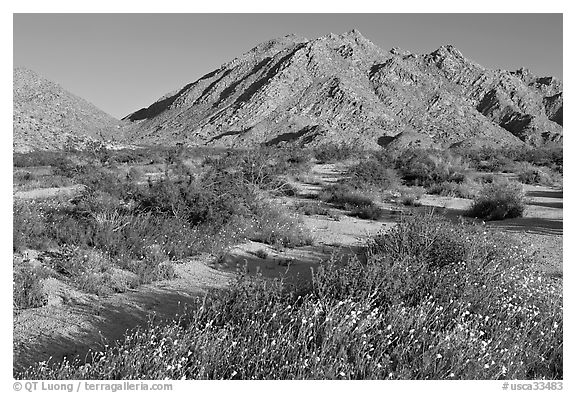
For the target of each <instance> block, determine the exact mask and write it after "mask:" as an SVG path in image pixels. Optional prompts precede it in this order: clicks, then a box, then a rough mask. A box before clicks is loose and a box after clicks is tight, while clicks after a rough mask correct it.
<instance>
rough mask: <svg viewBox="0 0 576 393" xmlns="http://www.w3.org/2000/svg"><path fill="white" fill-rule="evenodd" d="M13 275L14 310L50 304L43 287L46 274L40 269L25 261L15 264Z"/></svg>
mask: <svg viewBox="0 0 576 393" xmlns="http://www.w3.org/2000/svg"><path fill="white" fill-rule="evenodd" d="M12 274H13V279H14V282H13V301H14V308H16V309H25V308H35V307H42V306H44V305H46V304H47V303H48V295H47V294H46V292H45V291H44V286H43V285H42V279H43V278H44V277H45V274H43V273H42V271H41V270H40V269H39V268H38V267H33V266H31V265H30V263H29V262H28V261H27V260H24V261H23V262H20V263H15V264H14V270H13V273H12Z"/></svg>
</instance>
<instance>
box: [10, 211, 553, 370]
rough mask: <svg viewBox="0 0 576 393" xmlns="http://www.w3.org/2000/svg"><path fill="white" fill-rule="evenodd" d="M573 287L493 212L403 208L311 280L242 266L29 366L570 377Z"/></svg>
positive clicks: (38, 367)
mask: <svg viewBox="0 0 576 393" xmlns="http://www.w3.org/2000/svg"><path fill="white" fill-rule="evenodd" d="M562 337H563V325H562V291H561V286H559V285H557V283H556V281H555V280H553V279H550V278H547V277H545V276H541V275H539V272H538V270H537V269H534V265H533V263H532V262H531V260H530V259H529V257H528V256H526V255H524V254H523V253H522V252H521V251H520V248H519V247H518V246H517V245H516V244H515V243H513V242H511V240H510V239H504V238H503V237H502V235H501V234H492V233H491V232H489V231H488V230H487V228H485V227H484V226H481V225H472V224H464V223H460V224H454V223H451V222H448V221H444V220H442V219H439V218H436V217H434V216H431V215H426V216H414V217H411V218H406V217H403V218H402V220H401V221H400V223H399V224H398V226H397V227H395V228H394V229H392V230H391V231H390V232H388V233H386V234H381V235H379V236H377V237H375V238H374V239H373V241H372V242H371V243H370V244H369V252H368V254H367V258H366V261H364V262H361V261H360V260H358V259H354V258H353V259H351V260H349V261H347V262H345V260H344V259H341V258H339V257H337V256H333V257H332V258H331V259H329V260H328V261H326V262H324V263H322V264H321V266H320V267H319V268H318V269H317V270H316V272H315V273H314V278H313V282H312V284H311V285H309V286H306V287H300V288H290V287H287V286H286V285H284V284H283V282H282V281H281V280H280V281H278V280H276V281H270V280H266V279H263V278H261V277H246V276H239V277H238V280H237V281H236V282H235V283H234V284H233V285H232V286H231V287H230V289H229V290H227V291H225V292H223V293H218V294H213V295H211V296H208V297H206V298H204V299H201V300H199V301H198V303H197V306H196V307H195V308H194V309H192V310H190V312H189V313H188V314H186V315H183V316H181V317H180V318H178V319H177V320H174V321H173V322H170V323H163V324H154V323H152V324H151V325H150V326H148V327H146V328H141V329H138V330H135V331H133V332H131V333H130V334H129V335H128V336H127V337H126V338H125V339H124V340H123V341H122V342H120V343H119V344H118V345H117V346H113V347H107V348H106V349H104V350H103V351H102V352H95V353H92V354H91V356H89V358H88V363H86V364H83V362H80V361H64V362H61V363H54V362H49V363H42V364H39V365H36V366H35V367H32V368H30V369H28V370H26V371H24V372H22V373H20V374H18V375H17V378H21V379H62V380H64V379H164V378H167V379H506V380H511V379H536V380H538V379H562V378H563V355H562V349H563V339H562Z"/></svg>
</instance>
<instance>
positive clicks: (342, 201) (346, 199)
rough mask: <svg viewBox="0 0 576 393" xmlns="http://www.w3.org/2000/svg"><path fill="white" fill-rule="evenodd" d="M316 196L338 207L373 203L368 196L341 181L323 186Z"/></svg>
mask: <svg viewBox="0 0 576 393" xmlns="http://www.w3.org/2000/svg"><path fill="white" fill-rule="evenodd" d="M318 198H319V199H321V200H322V201H324V202H326V203H332V204H334V205H336V206H338V207H340V208H347V207H359V206H370V205H372V204H373V202H372V200H371V199H370V198H369V197H367V196H365V195H364V194H362V193H360V192H359V191H356V190H354V189H352V188H351V187H350V186H348V185H346V184H342V183H337V184H331V185H329V186H327V187H324V188H323V189H322V191H320V193H319V194H318Z"/></svg>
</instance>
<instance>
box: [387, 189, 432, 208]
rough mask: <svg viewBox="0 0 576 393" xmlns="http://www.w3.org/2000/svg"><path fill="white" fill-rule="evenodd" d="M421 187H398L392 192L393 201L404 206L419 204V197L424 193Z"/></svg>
mask: <svg viewBox="0 0 576 393" xmlns="http://www.w3.org/2000/svg"><path fill="white" fill-rule="evenodd" d="M425 192H426V190H425V189H424V188H423V187H406V186H401V187H398V189H397V190H396V193H395V194H394V199H392V200H393V201H395V202H397V203H400V204H402V205H405V206H420V205H421V203H420V198H422V196H423V195H424V194H425Z"/></svg>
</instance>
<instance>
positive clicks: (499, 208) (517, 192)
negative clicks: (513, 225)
mask: <svg viewBox="0 0 576 393" xmlns="http://www.w3.org/2000/svg"><path fill="white" fill-rule="evenodd" d="M525 207H526V206H525V200H524V191H523V190H522V185H521V184H519V183H507V182H498V183H492V184H487V185H485V186H484V187H483V188H482V189H481V190H480V193H479V195H478V196H477V197H476V198H475V199H474V203H473V204H472V206H471V207H470V210H469V211H468V215H470V216H471V217H476V218H482V219H486V220H504V219H506V218H515V217H521V216H522V214H523V213H524V209H525Z"/></svg>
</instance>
